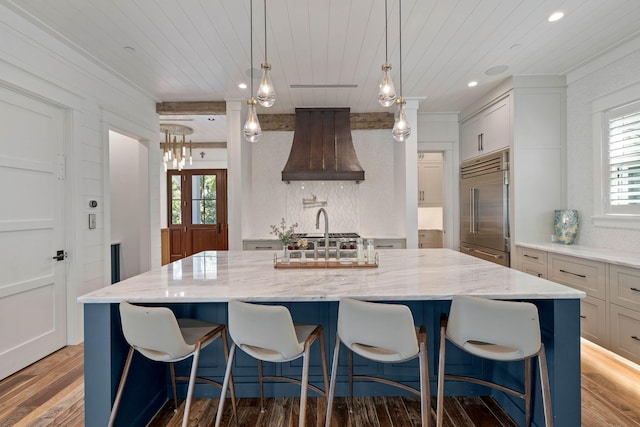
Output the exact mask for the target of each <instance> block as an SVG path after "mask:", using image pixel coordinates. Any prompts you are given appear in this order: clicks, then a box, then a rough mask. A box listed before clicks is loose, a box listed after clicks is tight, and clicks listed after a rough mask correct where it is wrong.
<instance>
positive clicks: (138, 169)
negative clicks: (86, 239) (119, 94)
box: [109, 130, 151, 282]
mask: <svg viewBox="0 0 640 427" xmlns="http://www.w3.org/2000/svg"><path fill="white" fill-rule="evenodd" d="M148 189H149V149H148V148H147V147H146V146H145V145H144V144H142V143H141V142H140V141H138V140H137V139H134V138H131V137H129V136H126V135H123V134H121V133H118V132H114V131H111V130H110V131H109V206H110V209H109V218H110V221H109V222H110V224H109V225H110V236H109V237H110V239H111V242H110V243H111V245H112V246H114V245H115V246H117V247H118V249H119V250H118V251H112V254H114V257H113V258H112V259H111V268H112V272H113V271H116V270H117V271H119V277H117V278H116V277H112V280H111V281H112V282H115V281H118V280H124V279H127V278H129V277H133V276H136V275H138V274H140V273H143V272H145V271H148V270H149V269H150V268H151V248H150V245H151V238H150V231H149V230H150V211H149V210H150V207H149V206H150V203H149V190H148ZM115 279H117V280H115Z"/></svg>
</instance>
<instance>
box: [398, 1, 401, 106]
mask: <svg viewBox="0 0 640 427" xmlns="http://www.w3.org/2000/svg"><path fill="white" fill-rule="evenodd" d="M398 16H399V17H400V22H399V25H398V28H399V29H400V37H399V39H398V40H399V42H400V67H399V70H398V71H400V98H401V99H402V0H398Z"/></svg>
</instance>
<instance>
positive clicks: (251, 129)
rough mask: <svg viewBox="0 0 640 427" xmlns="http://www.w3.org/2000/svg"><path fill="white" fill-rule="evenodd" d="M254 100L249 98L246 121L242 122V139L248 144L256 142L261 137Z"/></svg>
mask: <svg viewBox="0 0 640 427" xmlns="http://www.w3.org/2000/svg"><path fill="white" fill-rule="evenodd" d="M256 104H257V102H256V100H255V98H251V99H249V100H248V101H247V105H248V106H249V112H248V113H247V121H246V122H244V127H243V128H242V133H243V134H244V139H246V140H247V141H249V142H258V141H260V137H261V136H262V129H261V128H260V122H259V121H258V115H257V114H256Z"/></svg>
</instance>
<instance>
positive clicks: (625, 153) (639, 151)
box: [609, 104, 640, 206]
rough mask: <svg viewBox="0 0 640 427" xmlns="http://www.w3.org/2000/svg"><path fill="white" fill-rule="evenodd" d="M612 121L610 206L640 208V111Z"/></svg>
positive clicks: (638, 109) (610, 122)
mask: <svg viewBox="0 0 640 427" xmlns="http://www.w3.org/2000/svg"><path fill="white" fill-rule="evenodd" d="M636 107H637V108H636V111H635V112H632V113H627V114H625V115H618V117H614V118H610V119H609V203H610V204H611V206H630V205H640V107H639V106H638V105H637V104H636Z"/></svg>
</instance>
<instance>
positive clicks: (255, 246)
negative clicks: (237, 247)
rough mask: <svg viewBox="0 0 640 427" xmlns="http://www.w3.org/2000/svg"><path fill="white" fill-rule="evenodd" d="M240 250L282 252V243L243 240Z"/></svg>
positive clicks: (277, 241)
mask: <svg viewBox="0 0 640 427" xmlns="http://www.w3.org/2000/svg"><path fill="white" fill-rule="evenodd" d="M242 249H244V250H245V251H273V250H282V243H280V241H279V240H244V241H243V242H242Z"/></svg>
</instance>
